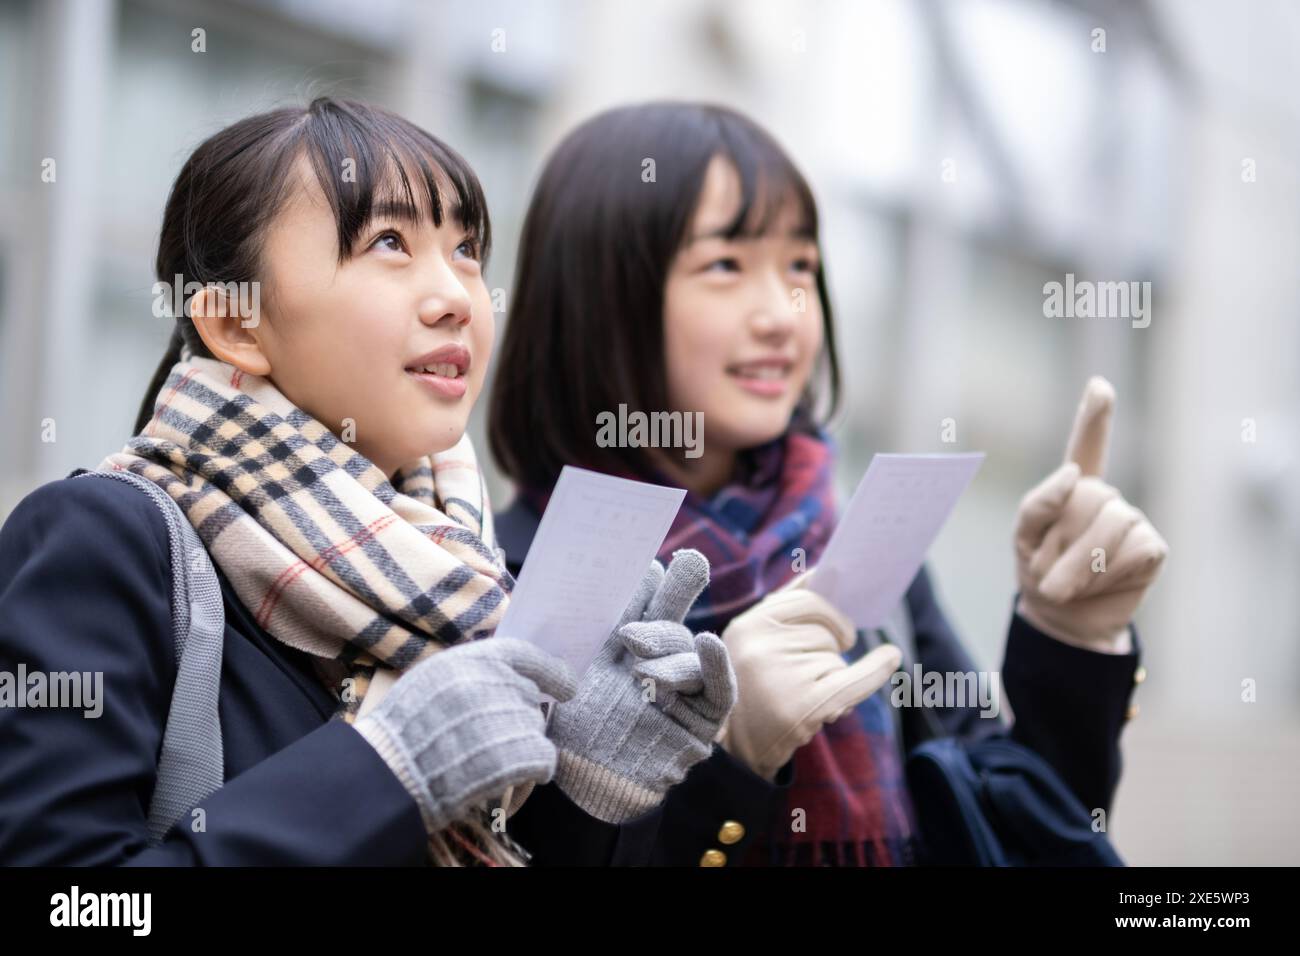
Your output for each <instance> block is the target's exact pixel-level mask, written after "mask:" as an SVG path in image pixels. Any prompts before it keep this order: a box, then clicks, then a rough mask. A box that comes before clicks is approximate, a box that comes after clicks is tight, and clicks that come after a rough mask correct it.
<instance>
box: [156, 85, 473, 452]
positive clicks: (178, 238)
mask: <svg viewBox="0 0 1300 956" xmlns="http://www.w3.org/2000/svg"><path fill="white" fill-rule="evenodd" d="M303 156H305V157H306V158H307V160H308V161H309V162H310V165H311V169H312V171H313V172H314V173H315V176H316V180H317V182H318V183H319V184H320V187H321V190H322V191H323V192H324V194H325V198H326V200H327V201H328V202H329V205H330V209H331V210H332V211H333V213H334V221H335V224H336V226H337V230H338V254H339V262H340V263H342V262H346V261H347V260H348V259H350V258H351V257H352V255H353V253H354V251H355V250H354V248H353V247H354V245H355V244H356V242H357V239H358V236H359V235H360V233H361V232H362V230H364V229H365V228H366V226H367V225H368V224H369V222H370V220H371V218H372V217H376V216H378V215H380V214H381V213H382V214H384V215H387V216H393V217H396V218H398V219H401V220H405V221H410V222H418V221H423V220H424V218H425V217H426V216H427V217H430V218H431V219H432V221H433V223H434V225H435V226H441V225H442V223H443V221H444V219H446V218H447V217H450V218H452V219H454V220H455V221H457V222H458V223H459V224H460V225H461V226H462V227H464V229H465V230H466V232H467V233H469V235H470V237H471V239H472V240H473V241H474V242H475V244H476V245H477V247H478V254H479V260H480V262H482V263H483V264H484V265H486V264H487V257H488V253H489V252H490V251H491V246H492V227H491V223H490V221H489V219H488V211H487V202H486V200H485V199H484V197H483V189H482V186H480V185H479V181H478V177H477V176H475V175H474V170H473V169H471V168H470V166H469V163H467V162H466V161H465V160H464V159H463V158H462V157H461V156H460V155H459V154H458V153H456V152H455V151H454V150H453V149H451V147H449V146H447V145H446V144H445V143H443V142H442V141H441V140H439V139H437V138H436V137H434V136H432V135H430V134H429V133H427V132H425V131H424V130H422V129H420V128H419V127H418V126H416V125H415V124H414V123H412V122H410V121H409V120H406V119H403V118H402V117H400V116H398V115H397V114H396V113H391V112H389V111H388V110H385V109H381V108H379V107H377V106H371V105H369V104H366V103H359V102H356V101H353V100H344V99H336V98H334V97H329V96H322V97H318V98H316V99H314V100H312V102H311V103H310V104H309V105H308V106H305V107H285V108H283V109H278V110H273V111H271V112H269V113H259V114H257V115H256V116H249V117H247V118H245V119H242V120H240V121H239V122H237V123H234V124H233V125H231V126H227V127H226V128H225V129H223V130H221V131H220V132H218V133H215V134H214V135H212V136H211V137H209V138H208V139H206V140H204V141H203V143H201V144H200V145H199V146H198V148H197V149H195V150H194V152H193V153H192V154H191V155H190V158H189V159H188V160H186V162H185V165H184V166H182V167H181V171H180V173H179V175H177V177H176V182H175V183H174V184H173V185H172V189H171V194H170V195H169V196H168V197H167V205H166V207H165V209H164V211H163V222H162V230H161V233H160V234H159V237H158V256H157V260H156V263H155V272H156V273H157V277H158V281H159V282H163V283H171V282H173V281H174V279H175V276H177V275H179V276H181V277H182V280H181V281H182V283H190V282H198V283H200V284H203V285H206V284H208V283H213V282H217V283H222V284H223V285H224V284H226V283H230V282H252V281H255V280H257V279H258V278H259V276H260V274H261V261H260V260H261V251H262V240H263V237H264V236H265V233H266V229H267V227H268V225H270V223H271V221H272V220H273V219H274V218H275V216H276V214H277V213H278V212H279V211H280V209H281V207H282V206H283V205H284V202H285V200H286V199H287V198H288V197H289V196H290V194H291V192H292V183H291V179H292V177H291V172H292V170H293V167H294V164H295V163H296V162H297V160H298V159H299V157H303ZM444 192H447V193H448V195H445V196H444V195H443V193H444ZM188 301H189V297H188V296H187V297H186V305H187V309H186V313H185V314H182V315H178V316H176V326H175V328H174V329H173V330H172V337H171V341H170V342H168V344H167V351H166V353H165V354H164V355H163V357H162V361H161V362H160V363H159V365H158V369H157V371H155V372H154V375H153V379H152V380H151V382H150V383H149V386H148V390H147V391H146V392H145V395H144V399H143V400H142V401H141V403H140V410H139V413H138V414H137V416H136V422H135V427H134V430H133V432H132V434H136V435H138V434H140V432H141V431H143V429H144V427H145V426H146V425H147V424H148V422H149V419H150V418H151V417H153V411H154V401H155V399H156V397H157V395H158V392H159V390H160V389H161V388H162V386H163V384H164V383H165V382H166V381H167V376H168V374H169V373H170V372H171V369H172V366H173V365H175V364H176V362H177V361H178V360H179V359H180V354H181V346H182V345H188V346H189V347H190V350H191V351H192V353H193V354H194V355H198V356H203V357H205V358H211V357H212V354H211V353H210V352H209V351H208V348H207V346H205V345H204V344H203V340H202V339H201V338H200V337H199V334H198V331H197V329H195V327H194V323H193V322H191V321H190V319H189V316H188Z"/></svg>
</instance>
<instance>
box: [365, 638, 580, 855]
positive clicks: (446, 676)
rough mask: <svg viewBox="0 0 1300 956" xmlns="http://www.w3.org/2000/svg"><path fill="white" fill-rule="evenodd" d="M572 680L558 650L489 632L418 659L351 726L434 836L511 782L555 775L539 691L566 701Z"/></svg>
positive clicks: (538, 780) (512, 784)
mask: <svg viewBox="0 0 1300 956" xmlns="http://www.w3.org/2000/svg"><path fill="white" fill-rule="evenodd" d="M576 688H577V681H576V680H575V679H574V677H573V672H572V671H571V670H570V669H569V667H568V665H566V664H565V663H564V662H563V661H561V660H560V659H559V658H557V657H554V656H552V655H550V654H547V653H546V652H545V651H543V650H541V649H540V648H538V647H537V646H535V645H533V644H529V643H528V642H526V641H520V640H516V639H513V638H508V637H489V638H486V639H483V640H477V641H470V642H468V643H465V644H457V645H456V646H454V647H450V648H448V649H447V650H445V651H440V652H439V653H437V654H434V655H433V656H432V657H430V658H428V659H427V660H423V661H421V662H420V663H419V664H417V665H415V667H413V668H411V669H410V670H409V671H407V672H406V673H405V674H403V675H402V676H401V677H399V678H398V679H397V682H396V683H394V684H393V686H392V688H391V689H390V690H389V691H388V694H387V695H386V696H385V697H384V699H383V700H381V701H380V702H379V703H378V704H377V705H376V706H375V708H374V710H371V711H369V712H368V713H366V714H365V715H363V716H361V717H358V718H357V720H356V723H354V724H353V726H354V727H355V728H356V729H357V731H358V732H359V733H360V734H361V735H362V736H363V737H365V738H366V740H367V741H368V742H369V743H370V745H371V746H373V747H374V748H375V749H376V750H377V751H379V755H380V756H381V757H383V759H384V762H385V763H387V764H388V766H389V767H390V768H391V769H392V771H393V773H395V774H396V775H397V778H398V779H399V780H401V781H402V784H403V786H405V787H406V789H407V790H408V791H409V792H410V794H411V796H412V797H414V798H415V802H416V803H417V804H419V806H420V815H421V816H422V817H423V818H424V825H425V827H426V828H427V830H428V831H429V833H430V834H432V833H436V832H437V831H439V830H442V829H444V828H446V826H447V825H448V824H450V823H452V822H453V821H455V820H458V819H465V818H466V817H467V816H468V815H469V814H470V813H471V812H472V811H473V810H474V809H475V808H477V807H480V806H485V805H486V803H487V802H488V801H489V800H490V799H495V798H499V797H500V796H502V795H503V794H504V793H505V792H506V790H507V789H508V788H510V787H515V786H520V785H523V784H527V783H546V782H547V781H549V780H550V779H551V777H552V776H553V775H554V774H555V746H554V745H553V744H552V743H551V741H550V740H548V739H547V737H546V719H545V717H544V715H543V714H542V710H541V706H540V705H541V695H542V694H549V695H551V696H552V697H554V698H555V699H556V700H568V699H569V698H571V697H572V696H573V694H574V691H575V689H576Z"/></svg>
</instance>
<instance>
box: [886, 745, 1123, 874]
mask: <svg viewBox="0 0 1300 956" xmlns="http://www.w3.org/2000/svg"><path fill="white" fill-rule="evenodd" d="M907 783H908V788H909V789H910V791H911V794H912V802H913V805H914V806H915V807H916V814H917V821H918V824H919V826H920V829H921V837H922V841H923V844H924V848H925V850H924V859H923V862H925V863H932V864H941V865H943V864H946V865H958V866H961V865H965V866H1123V865H1124V861H1123V860H1122V859H1120V856H1119V854H1118V853H1116V852H1115V848H1114V847H1113V846H1111V843H1110V840H1109V839H1107V837H1106V834H1105V833H1099V832H1096V831H1094V830H1093V828H1092V817H1091V816H1090V815H1089V813H1088V811H1087V810H1086V809H1084V806H1083V804H1082V803H1080V802H1079V799H1078V797H1076V796H1075V795H1074V794H1073V793H1071V792H1070V790H1069V788H1067V787H1066V785H1065V784H1064V783H1063V782H1062V781H1061V778H1060V777H1059V776H1058V775H1057V773H1056V771H1055V770H1053V769H1052V767H1051V766H1050V765H1049V764H1048V763H1047V761H1045V760H1044V759H1043V758H1042V757H1040V756H1039V755H1038V754H1036V753H1034V751H1032V750H1030V749H1029V748H1028V747H1026V746H1024V745H1023V744H1019V743H1016V742H1015V741H1014V740H1012V739H1011V738H1010V737H1007V736H1006V735H1004V734H996V735H993V736H990V737H986V738H983V739H980V740H971V741H966V740H959V739H957V738H954V737H942V738H939V739H935V740H929V741H926V742H925V743H923V744H920V745H918V746H917V747H916V748H914V749H913V750H912V752H911V753H910V754H909V755H908V759H907Z"/></svg>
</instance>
